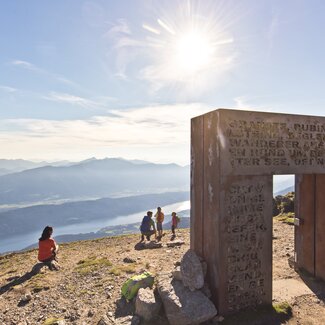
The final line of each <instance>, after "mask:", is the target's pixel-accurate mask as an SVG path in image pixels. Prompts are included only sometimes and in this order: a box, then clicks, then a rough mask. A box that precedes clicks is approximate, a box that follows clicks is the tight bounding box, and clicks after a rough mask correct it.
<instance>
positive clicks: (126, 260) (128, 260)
mask: <svg viewBox="0 0 325 325" xmlns="http://www.w3.org/2000/svg"><path fill="white" fill-rule="evenodd" d="M123 262H124V263H135V262H136V261H135V260H134V259H133V258H130V257H125V258H124V259H123Z"/></svg>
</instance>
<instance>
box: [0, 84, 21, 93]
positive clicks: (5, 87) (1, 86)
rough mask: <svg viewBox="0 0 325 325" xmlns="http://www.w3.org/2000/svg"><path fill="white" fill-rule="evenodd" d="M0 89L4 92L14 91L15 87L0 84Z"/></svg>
mask: <svg viewBox="0 0 325 325" xmlns="http://www.w3.org/2000/svg"><path fill="white" fill-rule="evenodd" d="M0 90H1V91H4V92H7V93H14V92H16V91H17V88H13V87H9V86H3V85H0Z"/></svg>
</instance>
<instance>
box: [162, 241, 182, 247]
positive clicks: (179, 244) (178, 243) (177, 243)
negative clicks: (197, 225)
mask: <svg viewBox="0 0 325 325" xmlns="http://www.w3.org/2000/svg"><path fill="white" fill-rule="evenodd" d="M184 244H185V242H184V240H175V241H169V242H167V243H166V245H167V247H175V246H182V245H184Z"/></svg>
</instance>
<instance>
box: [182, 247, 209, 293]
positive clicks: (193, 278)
mask: <svg viewBox="0 0 325 325" xmlns="http://www.w3.org/2000/svg"><path fill="white" fill-rule="evenodd" d="M181 273H182V281H183V284H184V286H185V287H189V288H190V290H192V291H193V290H195V289H201V288H202V287H203V286H204V274H203V269H202V264H201V262H200V259H199V257H198V256H197V255H196V254H195V252H194V251H193V250H191V249H189V250H188V251H187V252H186V253H185V254H184V256H183V258H182V261H181Z"/></svg>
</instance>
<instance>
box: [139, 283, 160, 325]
mask: <svg viewBox="0 0 325 325" xmlns="http://www.w3.org/2000/svg"><path fill="white" fill-rule="evenodd" d="M160 308H161V301H160V300H158V299H156V296H155V294H154V292H153V290H152V289H150V288H146V289H143V288H141V289H140V290H139V291H138V295H137V298H136V301H135V313H136V314H137V315H138V316H140V317H141V318H143V319H144V320H146V321H149V320H151V319H153V318H155V317H156V316H157V315H158V313H159V310H160Z"/></svg>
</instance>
